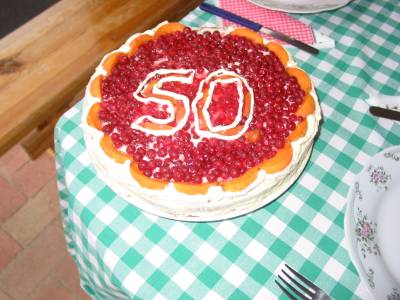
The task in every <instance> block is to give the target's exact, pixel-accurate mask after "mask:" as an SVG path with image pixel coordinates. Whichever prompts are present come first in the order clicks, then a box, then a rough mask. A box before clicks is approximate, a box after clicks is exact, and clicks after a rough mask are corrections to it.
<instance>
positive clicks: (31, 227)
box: [0, 146, 90, 300]
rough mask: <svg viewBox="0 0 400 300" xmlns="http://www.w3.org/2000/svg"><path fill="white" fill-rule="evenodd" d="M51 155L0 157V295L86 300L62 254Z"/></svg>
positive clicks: (17, 151) (19, 152) (15, 152)
mask: <svg viewBox="0 0 400 300" xmlns="http://www.w3.org/2000/svg"><path fill="white" fill-rule="evenodd" d="M55 176H56V175H55V167H54V157H53V154H52V153H51V152H50V151H48V152H46V153H44V154H43V155H42V156H41V157H40V158H38V159H37V160H35V161H31V160H30V159H29V157H28V156H27V154H26V153H25V152H24V150H23V149H22V148H21V147H20V146H16V147H14V148H13V149H12V150H10V151H9V152H8V153H6V154H5V155H3V156H2V157H0V300H20V299H29V300H39V299H40V300H49V299H55V300H67V299H68V300H78V299H79V300H86V299H90V298H89V297H88V296H87V295H86V294H85V292H84V291H82V289H81V288H80V286H79V276H78V271H77V269H76V266H75V264H74V262H73V260H72V258H71V257H70V256H69V255H68V253H67V250H66V246H65V241H64V235H63V230H62V225H61V220H60V214H59V206H58V205H59V204H58V195H57V188H56V180H55Z"/></svg>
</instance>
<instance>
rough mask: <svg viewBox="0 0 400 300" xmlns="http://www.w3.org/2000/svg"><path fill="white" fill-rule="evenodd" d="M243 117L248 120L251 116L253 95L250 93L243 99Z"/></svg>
mask: <svg viewBox="0 0 400 300" xmlns="http://www.w3.org/2000/svg"><path fill="white" fill-rule="evenodd" d="M243 104H244V105H243V116H245V117H246V118H248V117H249V116H250V104H251V95H250V93H246V94H245V95H244V99H243Z"/></svg>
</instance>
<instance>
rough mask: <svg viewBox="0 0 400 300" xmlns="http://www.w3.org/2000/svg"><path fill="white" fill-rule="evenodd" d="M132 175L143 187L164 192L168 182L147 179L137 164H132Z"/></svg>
mask: <svg viewBox="0 0 400 300" xmlns="http://www.w3.org/2000/svg"><path fill="white" fill-rule="evenodd" d="M130 173H131V175H132V177H133V178H134V179H135V180H136V181H137V182H138V183H139V184H140V185H141V186H142V187H145V188H148V189H152V190H162V189H163V188H165V186H166V185H167V184H168V182H166V181H163V180H161V179H155V178H150V177H147V176H146V175H144V174H143V173H142V171H140V170H139V168H138V166H137V164H136V163H134V162H132V163H131V166H130Z"/></svg>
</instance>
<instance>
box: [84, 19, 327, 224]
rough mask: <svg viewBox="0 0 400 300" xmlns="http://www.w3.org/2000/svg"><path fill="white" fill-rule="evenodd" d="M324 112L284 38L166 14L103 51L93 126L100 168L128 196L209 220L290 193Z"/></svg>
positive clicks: (89, 102) (89, 99)
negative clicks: (195, 24) (173, 19)
mask: <svg viewBox="0 0 400 300" xmlns="http://www.w3.org/2000/svg"><path fill="white" fill-rule="evenodd" d="M320 119H321V113H320V108H319V104H318V100H317V95H316V93H315V90H314V86H313V84H312V82H311V81H310V78H309V76H308V75H307V74H306V72H304V71H303V70H302V69H300V68H298V67H297V66H296V64H295V62H294V60H293V58H292V57H291V56H290V54H289V53H288V52H287V51H286V50H285V49H284V47H282V46H281V45H280V44H279V43H277V42H275V41H267V40H265V39H264V38H263V37H262V36H260V35H259V34H258V33H256V32H253V31H251V30H249V29H245V28H237V27H226V28H202V29H192V28H189V27H186V26H184V25H182V24H180V23H168V22H164V23H161V24H160V25H158V26H157V27H156V28H154V29H152V30H148V31H146V32H144V33H138V34H135V35H133V36H132V37H130V38H129V39H128V40H127V41H126V43H125V44H124V45H122V46H121V47H120V48H119V49H117V50H115V51H113V52H111V53H109V54H107V55H106V56H105V57H104V58H103V59H102V61H101V63H100V64H99V66H98V67H97V68H96V71H95V73H94V74H93V75H92V77H91V79H90V81H89V83H88V86H87V89H86V94H85V100H84V104H83V114H82V128H83V132H84V139H85V142H86V147H87V153H88V155H89V157H90V160H91V162H92V165H93V166H94V168H95V169H96V170H97V172H98V174H99V176H100V177H101V178H102V179H103V180H104V182H105V183H106V184H107V185H108V186H109V187H111V188H112V189H113V190H114V191H115V192H116V193H117V194H118V195H119V196H120V197H122V198H124V199H125V200H127V201H129V202H131V203H132V204H134V205H136V206H137V207H139V208H141V209H143V210H145V211H147V212H150V213H153V214H156V215H159V216H163V217H167V218H173V219H179V220H189V221H208V220H219V219H224V218H229V217H233V216H238V215H242V214H245V213H248V212H250V211H253V210H255V209H257V208H259V207H261V206H263V205H265V204H266V203H268V202H270V201H272V200H274V199H276V198H277V197H278V196H279V195H281V194H282V193H283V192H284V191H285V190H286V189H287V188H288V187H289V186H290V185H291V184H292V183H293V182H294V181H295V180H296V179H297V178H298V176H299V175H300V173H301V171H302V170H303V168H304V166H305V164H306V163H307V161H308V159H309V156H310V153H311V150H312V145H313V141H314V137H315V135H316V133H317V131H318V124H319V121H320Z"/></svg>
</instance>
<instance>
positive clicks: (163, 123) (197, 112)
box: [131, 69, 254, 140]
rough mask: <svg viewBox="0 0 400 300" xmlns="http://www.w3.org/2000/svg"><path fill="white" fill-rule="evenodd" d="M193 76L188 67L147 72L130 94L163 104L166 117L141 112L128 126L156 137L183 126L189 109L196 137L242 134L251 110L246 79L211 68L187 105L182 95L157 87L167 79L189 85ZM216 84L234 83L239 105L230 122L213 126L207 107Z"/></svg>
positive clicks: (250, 95)
mask: <svg viewBox="0 0 400 300" xmlns="http://www.w3.org/2000/svg"><path fill="white" fill-rule="evenodd" d="M194 75H195V70H192V69H179V70H169V69H161V70H156V71H154V72H151V73H149V74H148V75H147V77H146V78H145V80H143V81H142V83H141V84H140V85H139V86H138V88H137V90H136V91H135V92H134V93H133V96H134V98H135V99H136V100H138V101H140V102H142V103H144V104H148V103H150V102H154V103H156V104H159V105H163V106H164V105H165V106H166V107H167V108H166V111H167V113H168V117H167V118H164V119H159V118H156V117H153V116H151V115H143V116H141V117H139V118H138V119H136V120H135V122H134V123H132V125H131V127H132V128H134V129H138V130H141V131H143V132H145V133H149V134H153V135H157V136H161V135H163V136H166V135H172V134H174V133H175V132H177V131H178V130H180V129H182V128H183V127H184V126H185V124H186V122H187V121H188V119H189V115H190V110H192V111H193V115H194V130H195V131H196V133H197V134H198V135H199V136H202V137H208V138H211V137H215V138H219V139H224V140H233V139H237V138H238V137H240V136H241V135H242V134H244V133H245V132H246V131H247V128H248V127H249V124H250V122H251V120H252V117H253V109H254V95H253V90H252V89H251V88H250V86H249V85H248V83H247V81H246V80H245V79H244V78H243V77H240V76H239V75H238V74H236V73H234V72H231V71H226V70H223V69H220V70H217V71H214V72H212V73H210V74H208V76H207V77H206V78H205V79H203V80H202V81H201V82H200V84H199V89H198V90H197V93H196V97H195V98H194V100H193V102H192V105H191V107H190V101H189V99H188V97H186V96H185V95H182V94H178V93H174V92H171V91H167V90H163V89H162V88H161V87H162V85H163V84H164V83H167V82H180V83H183V84H193V79H194ZM218 83H221V84H232V83H233V84H235V85H236V88H237V92H238V95H239V97H238V102H239V106H238V111H237V114H236V117H235V119H234V121H233V122H232V123H231V124H228V125H218V126H213V124H212V123H211V120H210V113H209V111H208V109H209V107H210V105H211V99H212V95H213V93H214V90H215V87H216V85H217V84H218ZM243 117H245V122H244V124H240V122H241V120H242V119H243ZM173 121H175V124H176V125H175V126H171V125H169V123H171V122H173Z"/></svg>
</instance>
